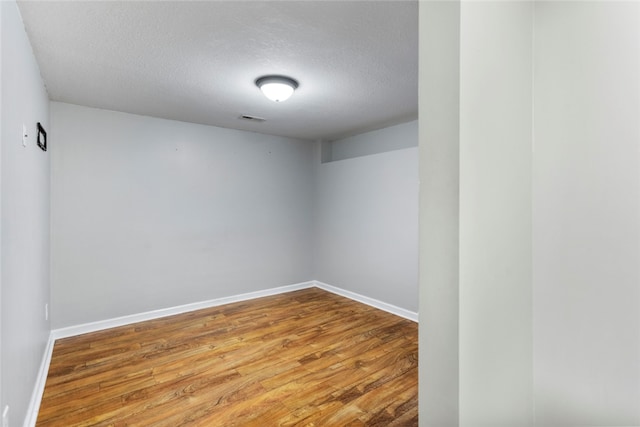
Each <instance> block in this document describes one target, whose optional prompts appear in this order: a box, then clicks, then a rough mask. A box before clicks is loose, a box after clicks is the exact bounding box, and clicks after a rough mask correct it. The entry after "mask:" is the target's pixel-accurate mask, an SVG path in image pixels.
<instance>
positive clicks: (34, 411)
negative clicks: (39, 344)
mask: <svg viewBox="0 0 640 427" xmlns="http://www.w3.org/2000/svg"><path fill="white" fill-rule="evenodd" d="M55 341H56V340H55V338H54V337H53V333H50V334H49V340H48V341H47V346H46V348H45V350H44V354H43V355H42V362H41V363H40V370H39V371H38V376H37V377H36V384H35V386H34V387H33V393H32V394H31V400H30V401H29V407H28V408H27V416H26V417H25V419H24V424H23V427H35V425H36V421H37V420H38V411H39V410H40V402H41V401H42V394H43V393H44V386H45V384H46V382H47V374H48V373H49V364H50V363H51V355H52V353H53V345H54V343H55Z"/></svg>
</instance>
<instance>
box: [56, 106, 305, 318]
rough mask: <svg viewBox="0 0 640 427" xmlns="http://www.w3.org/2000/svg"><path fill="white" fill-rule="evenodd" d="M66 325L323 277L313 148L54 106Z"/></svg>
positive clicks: (61, 305)
mask: <svg viewBox="0 0 640 427" xmlns="http://www.w3.org/2000/svg"><path fill="white" fill-rule="evenodd" d="M51 122H52V134H53V135H54V138H52V146H53V147H55V148H54V149H53V157H52V159H53V160H52V162H53V163H52V182H53V187H52V212H51V215H52V233H53V234H52V239H53V244H52V256H53V258H52V262H53V267H52V294H53V308H54V311H53V312H52V315H53V326H54V328H60V327H64V326H69V325H77V324H82V323H86V322H91V321H97V320H102V319H108V318H114V317H118V316H123V315H128V314H135V313H140V312H145V311H149V310H154V309H159V308H165V307H172V306H176V305H181V304H185V303H191V302H198V301H204V300H208V299H213V298H219V297H224V296H230V295H236V294H241V293H246V292H252V291H257V290H262V289H266V288H272V287H277V286H283V285H288V284H294V283H299V282H303V281H307V280H310V279H311V278H312V274H311V261H312V255H311V249H312V238H313V234H312V229H313V228H312V221H313V217H312V202H313V182H312V179H313V173H312V172H311V169H312V165H313V144H312V143H310V142H309V141H301V140H293V139H288V138H280V137H273V136H266V135H260V134H255V133H250V132H241V131H236V130H230V129H223V128H215V127H210V126H202V125H195V124H189V123H182V122H176V121H170V120H163V119H156V118H151V117H144V116H136V115H131V114H124V113H118V112H112V111H105V110H98V109H92V108H86V107H79V106H74V105H69V104H63V103H55V102H54V103H52V104H51Z"/></svg>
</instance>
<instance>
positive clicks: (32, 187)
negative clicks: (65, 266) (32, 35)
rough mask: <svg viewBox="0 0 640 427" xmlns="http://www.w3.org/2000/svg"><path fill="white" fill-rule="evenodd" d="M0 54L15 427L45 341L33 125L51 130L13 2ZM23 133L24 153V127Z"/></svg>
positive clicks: (45, 217)
mask: <svg viewBox="0 0 640 427" xmlns="http://www.w3.org/2000/svg"><path fill="white" fill-rule="evenodd" d="M0 9H1V19H2V22H1V25H0V28H1V30H0V31H1V33H2V35H1V40H2V41H1V43H2V47H1V49H0V51H1V55H2V62H1V68H2V83H1V85H2V96H1V98H2V100H1V102H2V108H1V122H2V134H1V136H2V144H1V146H0V151H1V152H2V155H1V162H2V163H1V185H2V191H1V192H0V194H1V197H2V208H1V210H0V214H1V227H2V245H1V248H2V249H1V253H2V255H1V266H2V267H1V271H2V274H1V279H0V280H1V286H0V287H1V293H2V300H1V308H0V311H1V318H2V320H1V322H0V323H1V343H2V347H1V349H2V350H1V368H0V369H1V373H2V375H1V378H2V384H1V390H2V393H1V399H0V401H1V402H2V408H0V410H2V409H4V407H5V405H9V423H10V425H11V426H18V425H21V424H22V422H23V420H24V418H25V414H26V410H27V407H28V405H29V400H30V398H31V394H32V392H33V389H34V385H35V380H36V376H37V373H38V370H39V367H40V363H41V361H42V355H43V353H44V349H45V345H46V342H47V339H48V336H49V331H50V327H49V322H48V321H46V320H45V310H44V308H45V304H46V303H47V302H48V301H49V195H50V191H49V156H50V152H44V151H42V150H40V148H39V147H38V146H37V145H36V124H37V122H41V123H42V124H43V126H44V127H45V129H47V130H48V131H50V126H49V101H48V98H47V93H46V91H45V88H44V85H43V84H42V80H41V78H40V71H39V69H38V65H37V63H36V61H35V58H34V56H33V53H32V50H31V46H30V45H29V41H28V39H27V35H26V33H25V31H24V26H23V24H22V19H21V18H20V14H19V12H18V8H17V6H16V4H15V2H13V1H2V2H0ZM23 123H24V124H26V125H27V128H28V135H29V137H28V140H27V145H26V147H23V146H22V139H21V133H22V124H23Z"/></svg>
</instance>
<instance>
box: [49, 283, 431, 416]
mask: <svg viewBox="0 0 640 427" xmlns="http://www.w3.org/2000/svg"><path fill="white" fill-rule="evenodd" d="M417 357H418V328H417V325H416V324H415V323H413V322H411V321H408V320H405V319H402V318H399V317H397V316H394V315H391V314H389V313H386V312H383V311H380V310H377V309H375V308H372V307H370V306H366V305H363V304H360V303H357V302H354V301H352V300H349V299H347V298H343V297H341V296H338V295H335V294H332V293H329V292H326V291H323V290H320V289H316V288H311V289H304V290H300V291H295V292H289V293H285V294H280V295H274V296H270V297H265V298H259V299H255V300H250V301H243V302H238V303H233V304H227V305H223V306H219V307H214V308H210V309H203V310H197V311H193V312H189V313H184V314H179V315H175V316H169V317H165V318H162V319H156V320H151V321H148V322H140V323H135V324H131V325H126V326H122V327H119V328H113V329H109V330H104V331H99V332H95V333H91V334H85V335H80V336H76V337H71V338H66V339H61V340H58V341H56V343H55V346H54V350H53V355H52V360H51V364H50V368H49V373H48V377H47V382H46V385H45V390H44V394H43V399H42V403H41V406H40V412H39V414H38V420H37V426H42V427H50V426H60V427H72V426H112V427H124V426H158V427H164V426H167V427H176V426H183V425H189V426H225V427H232V426H378V425H379V426H417V425H418V386H417V385H418V367H417Z"/></svg>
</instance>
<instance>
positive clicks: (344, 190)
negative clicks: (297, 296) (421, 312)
mask: <svg viewBox="0 0 640 427" xmlns="http://www.w3.org/2000/svg"><path fill="white" fill-rule="evenodd" d="M394 130H397V131H398V132H393V131H394ZM416 130H417V129H416ZM376 132H380V133H384V134H385V135H386V136H388V137H398V138H403V137H406V138H409V139H412V141H411V142H413V143H414V144H415V142H414V141H416V140H417V134H416V133H413V132H405V131H404V130H403V129H402V128H401V127H400V128H398V127H392V128H387V129H385V130H381V131H376ZM376 132H373V133H369V134H368V135H369V136H372V137H377V136H378V135H376ZM316 172H317V174H316V186H317V190H316V191H317V195H316V209H315V210H316V229H315V232H316V235H315V242H316V244H315V261H316V264H315V278H316V279H317V280H320V281H321V282H325V283H328V284H330V285H334V286H338V287H340V288H343V289H345V290H348V291H351V292H355V293H358V294H361V295H365V296H367V297H370V298H374V299H377V300H380V301H383V302H386V303H388V304H393V305H396V306H398V307H401V308H404V309H407V310H410V311H415V312H417V311H418V304H417V296H418V149H417V148H407V149H402V150H396V151H390V152H386V153H380V154H374V155H368V156H362V157H355V158H351V159H347V160H340V161H334V162H329V163H323V164H319V165H317V166H316Z"/></svg>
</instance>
